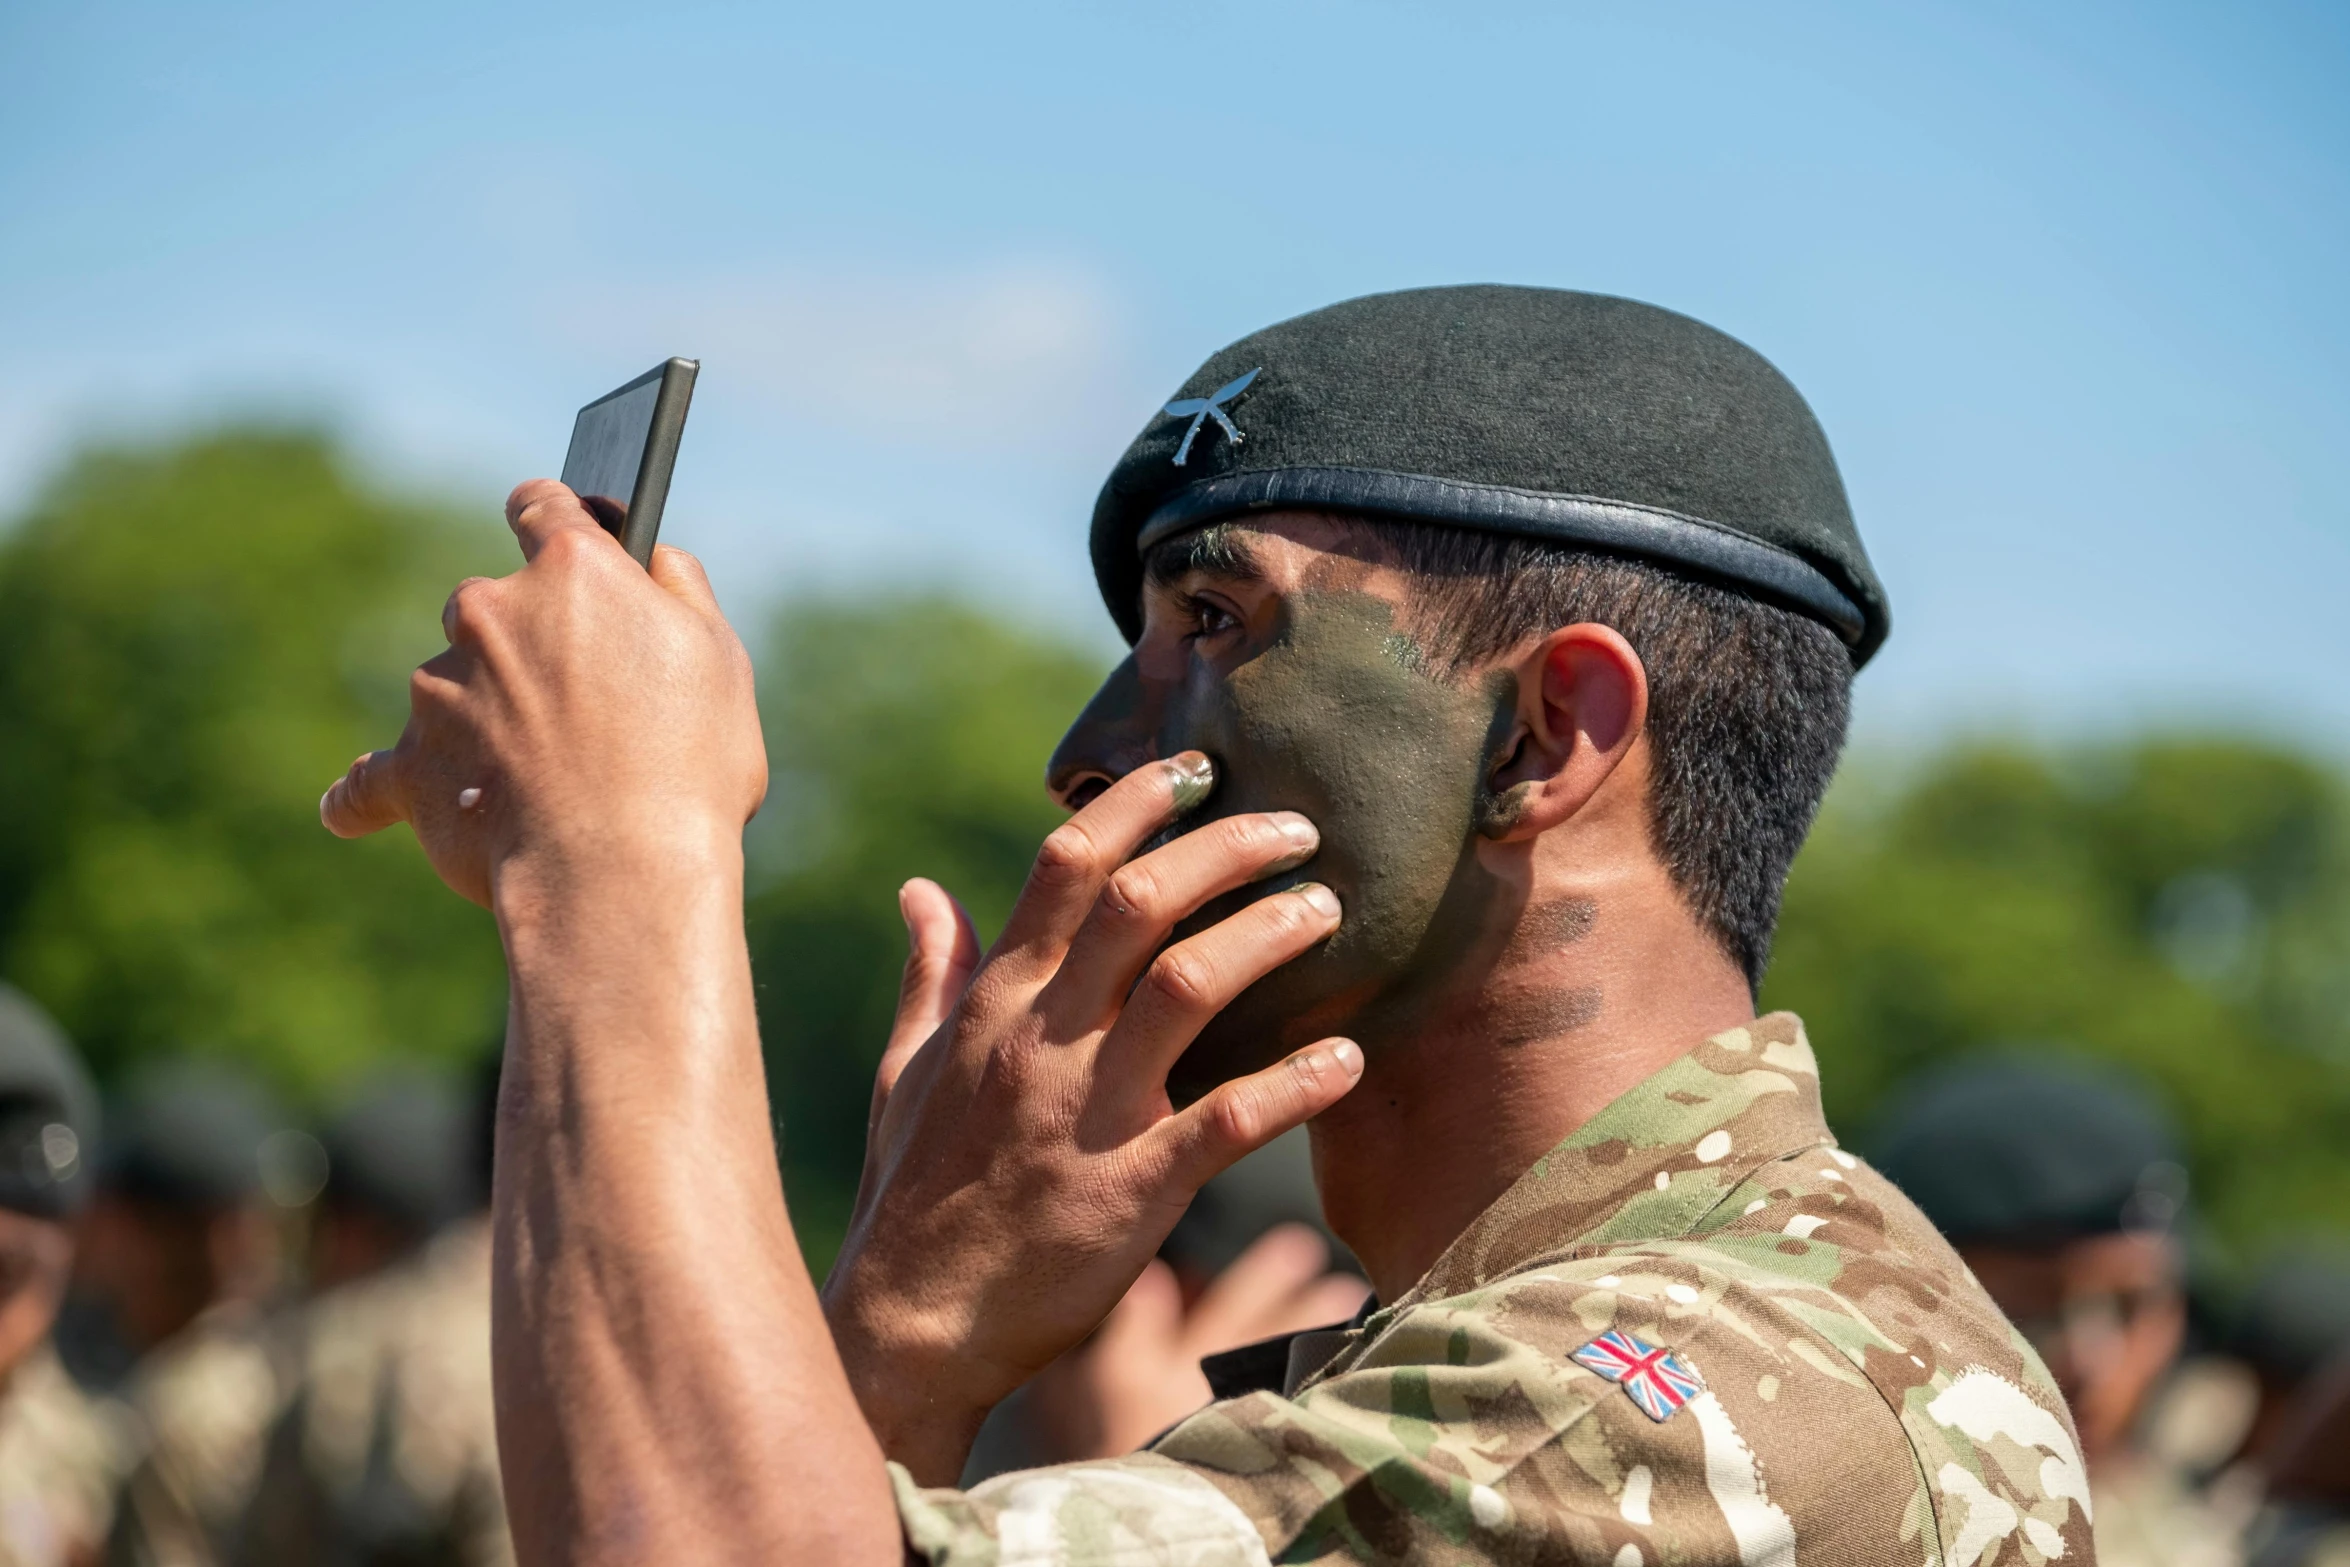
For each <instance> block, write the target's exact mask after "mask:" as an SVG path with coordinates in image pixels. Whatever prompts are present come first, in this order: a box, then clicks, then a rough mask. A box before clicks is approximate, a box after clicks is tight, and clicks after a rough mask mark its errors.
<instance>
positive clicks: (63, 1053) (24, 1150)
mask: <svg viewBox="0 0 2350 1567" xmlns="http://www.w3.org/2000/svg"><path fill="white" fill-rule="evenodd" d="M97 1141H98V1095H97V1092H96V1090H94V1089H93V1088H92V1087H91V1086H90V1077H89V1074H88V1073H87V1072H85V1071H84V1070H83V1069H82V1063H81V1058H80V1057H79V1056H77V1055H75V1054H74V1049H73V1045H72V1044H71V1042H69V1041H68V1040H67V1039H66V1037H65V1030H63V1029H61V1028H59V1027H58V1026H57V1024H56V1021H55V1020H54V1019H52V1018H51V1017H50V1016H49V1014H48V1013H46V1012H44V1011H42V1010H41V1009H40V1007H39V1006H37V1005H36V1004H34V1002H33V1000H32V998H31V997H29V996H27V995H26V994H25V993H24V992H23V991H21V990H18V989H17V988H16V987H14V986H13V985H8V984H0V1208H8V1209H12V1210H14V1211H15V1212H18V1213H29V1214H32V1215H33V1216H34V1217H36V1218H43V1219H62V1218H64V1217H65V1216H66V1215H68V1214H70V1213H72V1212H73V1211H74V1210H75V1209H76V1208H78V1207H80V1206H81V1202H82V1199H83V1197H84V1196H85V1195H87V1193H88V1190H89V1167H90V1161H91V1158H92V1151H93V1150H94V1149H95V1147H96V1145H97Z"/></svg>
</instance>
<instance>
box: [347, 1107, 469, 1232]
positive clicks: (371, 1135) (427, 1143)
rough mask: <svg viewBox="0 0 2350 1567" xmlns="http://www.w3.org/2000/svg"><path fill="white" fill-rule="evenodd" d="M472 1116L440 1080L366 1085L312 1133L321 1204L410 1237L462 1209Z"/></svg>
mask: <svg viewBox="0 0 2350 1567" xmlns="http://www.w3.org/2000/svg"><path fill="white" fill-rule="evenodd" d="M475 1121H476V1116H475V1113H474V1107H473V1106H472V1105H471V1104H470V1103H468V1102H467V1099H466V1096H465V1095H464V1094H463V1093H461V1092H460V1091H459V1090H458V1089H457V1087H456V1086H455V1085H453V1084H451V1083H450V1082H448V1081H447V1080H446V1079H443V1078H440V1077H436V1076H432V1075H429V1074H427V1073H424V1072H389V1073H384V1074H381V1075H378V1076H376V1077H374V1078H372V1079H370V1080H369V1081H368V1082H367V1083H366V1085H365V1086H363V1087H362V1088H361V1089H360V1091H359V1092H358V1094H356V1095H355V1096H354V1097H353V1098H352V1100H351V1101H350V1103H349V1104H347V1105H346V1106H344V1108H343V1109H342V1110H341V1111H340V1112H339V1113H338V1114H336V1115H335V1116H334V1118H333V1119H331V1120H329V1121H328V1122H327V1124H326V1127H325V1129H324V1130H323V1132H322V1133H321V1134H320V1140H321V1141H322V1142H323V1143H324V1144H325V1146H326V1170H327V1174H326V1193H325V1198H326V1201H327V1202H329V1203H332V1204H338V1205H341V1206H345V1207H350V1208H356V1209H359V1210H361V1211H364V1212H367V1213H372V1214H376V1215H378V1216H380V1217H382V1218H385V1219H389V1220H391V1221H392V1222H394V1223H396V1224H401V1225H405V1226H407V1227H409V1228H412V1229H417V1230H432V1229H437V1228H438V1227H439V1226H440V1225H442V1224H444V1223H446V1222H447V1221H448V1220H450V1219H452V1218H455V1217H456V1216H457V1215H459V1214H461V1213H463V1212H464V1211H465V1210H466V1208H467V1207H468V1206H469V1205H470V1199H471V1197H472V1194H473V1188H474V1186H475V1183H476V1179H477V1178H476V1175H475V1173H474V1167H475V1157H474V1150H473V1144H474V1139H475Z"/></svg>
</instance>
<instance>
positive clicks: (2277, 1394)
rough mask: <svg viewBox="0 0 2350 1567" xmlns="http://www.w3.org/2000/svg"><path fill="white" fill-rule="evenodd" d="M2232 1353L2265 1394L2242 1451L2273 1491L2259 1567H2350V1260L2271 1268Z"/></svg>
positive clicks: (2240, 1318) (2241, 1310)
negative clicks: (2255, 1378) (2245, 1365)
mask: <svg viewBox="0 0 2350 1567" xmlns="http://www.w3.org/2000/svg"><path fill="white" fill-rule="evenodd" d="M2227 1347H2228V1349H2229V1350H2230V1352H2231V1353H2233V1354H2234V1355H2236V1356H2237V1357H2239V1358H2240V1359H2241V1360H2243V1361H2244V1363H2245V1364H2247V1365H2248V1366H2250V1367H2251V1369H2252V1372H2253V1374H2254V1375H2255V1376H2256V1377H2257V1378H2258V1383H2259V1390H2260V1393H2259V1413H2258V1416H2257V1418H2256V1419H2254V1420H2253V1422H2252V1425H2251V1435H2250V1437H2249V1438H2248V1439H2247V1440H2246V1442H2245V1443H2244V1456H2245V1458H2246V1460H2247V1462H2248V1463H2250V1464H2252V1465H2254V1466H2256V1467H2257V1469H2258V1470H2259V1472H2260V1473H2261V1475H2262V1477H2263V1478H2264V1479H2265V1481H2266V1483H2267V1502H2268V1505H2267V1507H2266V1508H2265V1509H2264V1510H2263V1512H2262V1514H2261V1516H2260V1518H2259V1520H2258V1521H2257V1522H2256V1523H2255V1524H2254V1526H2253V1528H2252V1531H2251V1560H2252V1567H2350V1252H2345V1250H2344V1249H2343V1248H2342V1247H2341V1246H2340V1245H2339V1244H2338V1243H2337V1244H2335V1245H2332V1246H2323V1245H2309V1246H2300V1247H2295V1248H2292V1249H2290V1250H2287V1251H2285V1252H2283V1253H2281V1254H2279V1255H2277V1256H2275V1257H2272V1258H2270V1259H2269V1261H2268V1262H2267V1263H2266V1264H2265V1265H2264V1266H2263V1267H2262V1268H2261V1270H2260V1272H2259V1273H2258V1275H2257V1276H2256V1277H2255V1278H2254V1280H2253V1283H2252V1287H2251V1288H2250V1289H2249V1290H2247V1291H2246V1292H2245V1296H2244V1299H2243V1301H2242V1302H2241V1304H2240V1305H2239V1307H2238V1309H2237V1311H2236V1314H2235V1319H2234V1321H2233V1322H2232V1324H2231V1325H2230V1329H2229V1332H2228V1336H2227Z"/></svg>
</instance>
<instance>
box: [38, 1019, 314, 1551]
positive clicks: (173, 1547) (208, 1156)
mask: <svg viewBox="0 0 2350 1567" xmlns="http://www.w3.org/2000/svg"><path fill="white" fill-rule="evenodd" d="M278 1124H279V1118H278V1117H277V1116H276V1115H275V1114H274V1112H273V1109H272V1107H271V1105H270V1103H269V1101H268V1100H267V1099H266V1098H265V1097H264V1096H263V1095H262V1093H261V1092H260V1090H259V1089H258V1088H257V1087H255V1086H254V1085H253V1084H252V1083H251V1082H249V1081H247V1080H246V1079H244V1078H242V1077H239V1076H236V1075H233V1074H231V1073H230V1072H228V1071H227V1070H226V1069H224V1068H220V1067H199V1066H196V1065H193V1064H183V1065H179V1066H174V1067H170V1068H166V1069H162V1070H159V1071H156V1072H154V1073H151V1074H149V1075H148V1076H146V1077H144V1078H143V1079H141V1080H140V1081H138V1082H137V1083H136V1084H135V1085H134V1086H133V1088H132V1089H131V1091H130V1093H129V1094H128V1095H127V1096H126V1097H125V1098H124V1099H123V1100H122V1102H121V1103H120V1105H119V1106H118V1107H117V1108H116V1109H115V1110H114V1113H113V1114H112V1115H111V1117H110V1119H109V1125H108V1134H107V1138H106V1142H105V1151H104V1154H103V1157H102V1159H101V1167H100V1175H99V1189H98V1194H97V1197H96V1199H95V1200H94V1201H93V1202H92V1204H91V1208H90V1212H89V1214H88V1215H87V1220H86V1223H85V1226H84V1230H83V1234H84V1252H83V1256H82V1258H81V1259H80V1263H79V1265H78V1267H77V1270H76V1272H77V1276H78V1277H77V1282H78V1283H79V1285H80V1286H81V1287H82V1288H83V1289H84V1290H85V1291H87V1292H88V1293H89V1294H90V1295H92V1296H93V1297H94V1299H95V1301H96V1303H97V1304H98V1305H99V1306H100V1307H101V1308H102V1310H103V1313H104V1318H105V1321H106V1322H107V1323H108V1324H110V1326H111V1328H112V1330H113V1332H114V1333H115V1335H116V1336H117V1337H118V1338H119V1340H120V1342H121V1344H122V1346H123V1347H124V1348H125V1349H127V1350H128V1351H129V1352H130V1353H131V1354H133V1355H135V1356H137V1357H139V1358H138V1360H137V1363H136V1365H135V1366H134V1368H133V1369H132V1370H131V1371H130V1372H129V1374H128V1375H127V1377H125V1378H124V1379H123V1380H122V1382H121V1384H120V1388H119V1391H120V1396H121V1397H122V1399H123V1400H124V1401H125V1402H126V1403H127V1404H128V1406H129V1407H130V1410H131V1412H132V1414H133V1415H134V1417H135V1420H136V1425H137V1430H138V1436H139V1440H140V1442H141V1444H142V1449H143V1451H142V1454H141V1456H140V1459H139V1461H138V1464H137V1466H136V1467H135V1468H134V1469H133V1470H132V1472H131V1476H130V1479H129V1480H128V1482H127V1483H126V1484H125V1485H124V1487H123V1490H122V1494H121V1497H120V1501H119V1503H118V1506H117V1508H116V1513H115V1520H114V1532H113V1535H112V1538H110V1539H109V1541H108V1542H107V1547H106V1559H107V1561H108V1562H109V1563H110V1564H118V1567H214V1564H217V1563H221V1562H225V1561H227V1560H229V1559H230V1556H231V1550H232V1546H233V1543H234V1539H235V1534H236V1529H237V1523H238V1520H239V1518H240V1517H241V1515H242V1514H243V1512H244V1507H245V1503H246V1501H247V1499H248V1498H249V1497H250V1496H251V1495H252V1491H253V1484H254V1481H255V1480H256V1479H257V1478H258V1476H259V1474H260V1467H261V1447H262V1438H263V1436H264V1434H265V1433H266V1432H267V1431H268V1429H269V1425H270V1422H271V1421H272V1420H274V1419H275V1418H276V1416H277V1412H278V1409H279V1406H280V1404H281V1402H282V1397H283V1387H284V1381H285V1376H284V1367H283V1364H282V1362H283V1353H284V1352H283V1347H282V1345H281V1344H280V1343H279V1342H278V1341H277V1337H276V1334H275V1332H274V1331H273V1328H272V1325H271V1323H270V1322H269V1320H268V1317H267V1314H266V1308H267V1306H268V1304H269V1299H270V1296H271V1294H272V1292H273V1291H274V1289H275V1287H276V1284H277V1281H278V1258H279V1245H278V1227H279V1217H278V1214H277V1212H276V1211H275V1209H274V1206H273V1204H272V1203H271V1202H270V1200H269V1198H268V1196H267V1195H266V1194H265V1193H264V1190H263V1187H262V1181H261V1176H262V1145H263V1144H264V1142H265V1141H267V1140H268V1139H269V1138H270V1137H271V1135H272V1133H273V1131H275V1130H276V1129H277V1127H278ZM293 1135H295V1136H299V1135H300V1134H293ZM311 1146H313V1147H314V1145H311ZM298 1195H299V1196H302V1197H307V1196H308V1195H309V1193H307V1192H304V1193H300V1194H298Z"/></svg>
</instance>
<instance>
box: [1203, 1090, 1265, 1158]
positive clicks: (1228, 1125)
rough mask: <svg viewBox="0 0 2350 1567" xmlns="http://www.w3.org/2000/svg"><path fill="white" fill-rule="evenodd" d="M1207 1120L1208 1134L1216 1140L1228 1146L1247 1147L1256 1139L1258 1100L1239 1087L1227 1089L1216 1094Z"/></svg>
mask: <svg viewBox="0 0 2350 1567" xmlns="http://www.w3.org/2000/svg"><path fill="white" fill-rule="evenodd" d="M1206 1121H1207V1132H1208V1136H1209V1137H1210V1138H1211V1139H1212V1140H1214V1141H1215V1142H1217V1143H1220V1144H1221V1145H1223V1146H1224V1147H1226V1148H1243V1147H1246V1146H1247V1145H1248V1144H1250V1143H1252V1142H1254V1141H1255V1140H1256V1134H1257V1125H1258V1118H1257V1106H1256V1100H1255V1098H1254V1096H1252V1095H1250V1094H1247V1093H1243V1092H1242V1091H1241V1090H1240V1089H1238V1088H1230V1089H1226V1090H1225V1091H1224V1092H1223V1093H1221V1094H1218V1095H1217V1096H1216V1101H1215V1104H1214V1105H1213V1107H1211V1108H1210V1110H1209V1111H1208V1114H1207V1117H1206Z"/></svg>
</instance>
